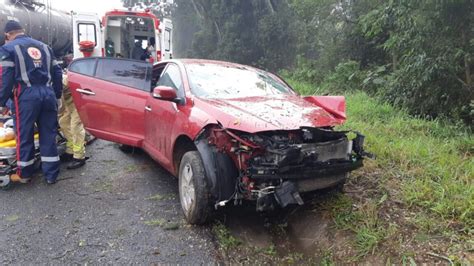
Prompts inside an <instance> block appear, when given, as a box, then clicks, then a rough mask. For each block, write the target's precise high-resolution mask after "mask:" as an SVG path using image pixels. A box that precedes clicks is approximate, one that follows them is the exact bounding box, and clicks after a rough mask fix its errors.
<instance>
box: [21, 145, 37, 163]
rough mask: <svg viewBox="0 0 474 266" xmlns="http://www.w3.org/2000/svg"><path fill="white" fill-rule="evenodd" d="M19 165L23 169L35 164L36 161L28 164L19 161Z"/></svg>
mask: <svg viewBox="0 0 474 266" xmlns="http://www.w3.org/2000/svg"><path fill="white" fill-rule="evenodd" d="M18 146H20V145H18ZM17 164H18V166H21V167H27V166H30V165H33V164H35V159H32V160H29V161H28V162H22V161H19V162H18V163H17Z"/></svg>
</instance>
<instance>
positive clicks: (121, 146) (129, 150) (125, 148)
mask: <svg viewBox="0 0 474 266" xmlns="http://www.w3.org/2000/svg"><path fill="white" fill-rule="evenodd" d="M118 148H119V150H121V151H122V152H123V153H133V152H135V147H132V146H128V145H125V144H119V146H118Z"/></svg>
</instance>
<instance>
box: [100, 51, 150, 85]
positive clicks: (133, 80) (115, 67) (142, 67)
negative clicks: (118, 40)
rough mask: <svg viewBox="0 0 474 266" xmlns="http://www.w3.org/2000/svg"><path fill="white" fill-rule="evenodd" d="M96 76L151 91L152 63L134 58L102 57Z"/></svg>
mask: <svg viewBox="0 0 474 266" xmlns="http://www.w3.org/2000/svg"><path fill="white" fill-rule="evenodd" d="M95 76H96V77H97V78H99V79H103V80H106V81H110V82H113V83H117V84H120V85H124V86H128V87H131V88H135V89H139V90H142V91H146V92H149V90H150V86H151V64H149V63H147V62H138V61H133V60H122V59H112V58H110V59H106V58H101V59H100V60H99V62H98V63H97V70H96V72H95Z"/></svg>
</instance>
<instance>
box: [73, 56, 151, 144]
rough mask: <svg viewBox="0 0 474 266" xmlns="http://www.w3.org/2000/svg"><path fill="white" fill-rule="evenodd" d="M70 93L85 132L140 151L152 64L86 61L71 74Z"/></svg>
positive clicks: (108, 59)
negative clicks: (138, 148)
mask: <svg viewBox="0 0 474 266" xmlns="http://www.w3.org/2000/svg"><path fill="white" fill-rule="evenodd" d="M68 80H69V89H70V90H71V93H72V96H73V99H74V103H75V105H76V107H77V110H78V112H79V116H80V117H81V120H82V121H83V123H84V126H85V128H86V129H87V130H88V131H90V132H91V133H92V134H93V135H95V136H97V137H98V138H101V139H105V140H110V141H113V142H117V143H122V144H127V145H132V146H136V147H140V146H141V145H142V142H143V139H144V133H145V127H144V118H145V116H144V115H145V114H144V108H145V103H146V99H147V98H148V96H149V92H150V87H151V64H149V63H146V62H140V61H134V60H125V59H116V58H85V59H79V60H76V61H74V62H73V63H72V64H71V66H70V67H69V71H68Z"/></svg>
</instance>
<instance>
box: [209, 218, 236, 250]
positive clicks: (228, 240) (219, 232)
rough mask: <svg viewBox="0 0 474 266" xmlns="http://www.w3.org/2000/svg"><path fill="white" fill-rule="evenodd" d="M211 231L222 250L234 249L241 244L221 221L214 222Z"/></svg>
mask: <svg viewBox="0 0 474 266" xmlns="http://www.w3.org/2000/svg"><path fill="white" fill-rule="evenodd" d="M212 232H213V233H214V235H215V236H216V238H217V242H218V243H219V246H220V247H221V248H222V249H224V250H229V249H234V248H236V247H238V246H240V245H241V244H242V241H241V240H240V239H238V238H236V237H234V236H233V235H232V234H231V233H230V231H229V229H227V227H225V225H223V224H222V223H217V224H215V225H214V226H213V227H212Z"/></svg>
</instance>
